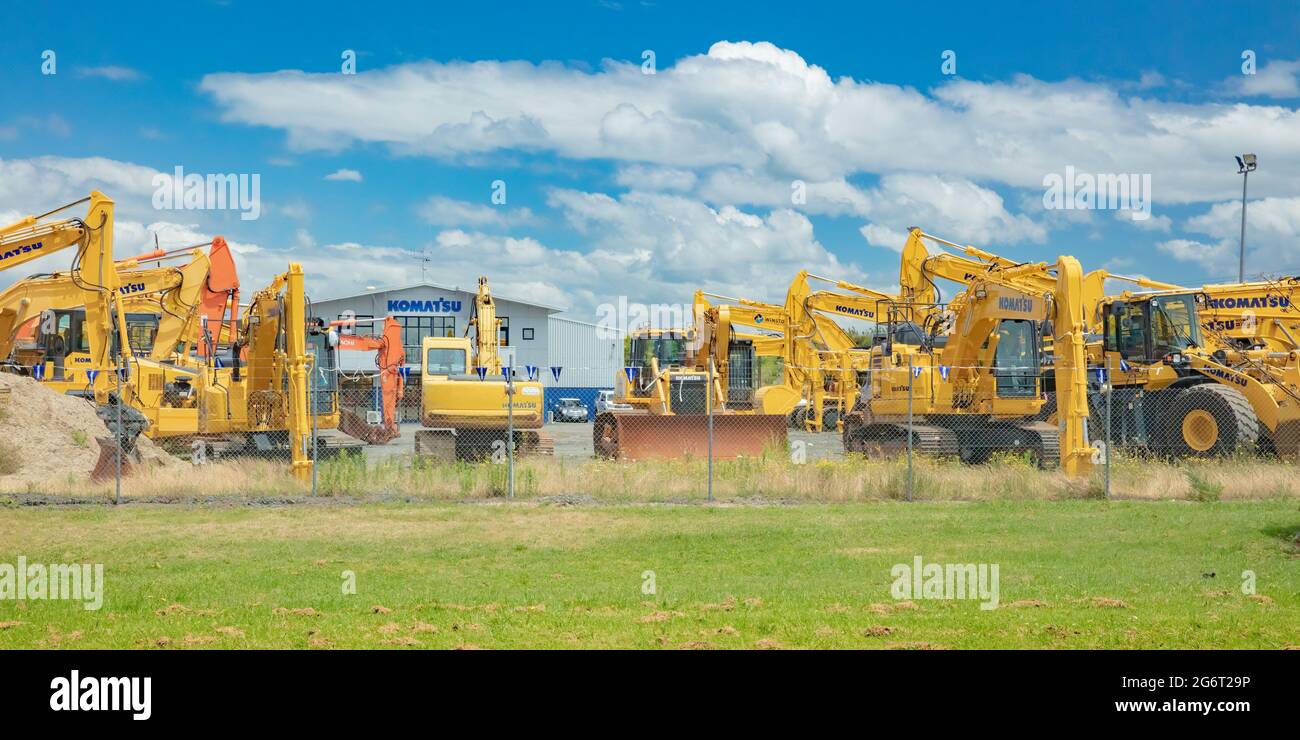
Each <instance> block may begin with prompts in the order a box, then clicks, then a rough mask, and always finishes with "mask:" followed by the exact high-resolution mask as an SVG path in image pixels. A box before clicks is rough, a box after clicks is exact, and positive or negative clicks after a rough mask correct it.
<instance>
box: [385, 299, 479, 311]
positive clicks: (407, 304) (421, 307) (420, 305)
mask: <svg viewBox="0 0 1300 740" xmlns="http://www.w3.org/2000/svg"><path fill="white" fill-rule="evenodd" d="M460 304H461V302H460V301H449V300H447V299H445V298H441V297H440V298H438V299H437V300H433V301H419V300H416V301H408V300H395V301H389V302H388V312H389V313H392V312H394V311H416V312H419V313H456V312H457V311H460Z"/></svg>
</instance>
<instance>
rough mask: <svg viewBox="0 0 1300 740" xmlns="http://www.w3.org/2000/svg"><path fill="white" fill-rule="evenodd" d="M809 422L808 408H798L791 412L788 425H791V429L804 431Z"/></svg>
mask: <svg viewBox="0 0 1300 740" xmlns="http://www.w3.org/2000/svg"><path fill="white" fill-rule="evenodd" d="M807 420H808V407H807V406H796V407H795V409H794V410H793V411H791V412H790V419H789V422H788V424H789V425H790V428H791V429H803V428H804V427H805V422H806V421H807Z"/></svg>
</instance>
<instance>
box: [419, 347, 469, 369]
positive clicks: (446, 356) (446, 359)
mask: <svg viewBox="0 0 1300 740" xmlns="http://www.w3.org/2000/svg"><path fill="white" fill-rule="evenodd" d="M424 374H425V375H449V376H454V375H464V374H465V350H462V349H455V348H448V347H430V348H429V353H428V354H427V355H425V357H424Z"/></svg>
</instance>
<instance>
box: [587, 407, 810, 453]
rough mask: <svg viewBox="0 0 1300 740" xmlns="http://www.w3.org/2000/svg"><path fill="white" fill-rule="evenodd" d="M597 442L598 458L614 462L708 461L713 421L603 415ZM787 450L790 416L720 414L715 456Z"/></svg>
mask: <svg viewBox="0 0 1300 740" xmlns="http://www.w3.org/2000/svg"><path fill="white" fill-rule="evenodd" d="M593 442H594V446H595V452H596V456H597V457H605V458H610V459H615V460H645V459H651V458H677V457H701V458H702V457H707V456H708V454H709V417H708V416H707V415H705V414H673V415H667V416H655V415H650V414H636V413H632V414H619V413H614V414H601V415H600V417H598V418H597V419H596V426H595V430H594V432H593ZM770 447H775V448H777V449H780V450H782V451H784V450H785V449H786V424H785V416H783V415H780V414H716V415H714V417H713V457H714V458H734V457H746V456H747V457H757V456H759V455H761V454H762V453H763V451H764V450H765V449H767V448H770Z"/></svg>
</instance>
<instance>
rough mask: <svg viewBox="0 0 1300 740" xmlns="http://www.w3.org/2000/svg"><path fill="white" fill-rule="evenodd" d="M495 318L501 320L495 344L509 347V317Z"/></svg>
mask: <svg viewBox="0 0 1300 740" xmlns="http://www.w3.org/2000/svg"><path fill="white" fill-rule="evenodd" d="M497 318H498V319H500V320H501V330H500V331H499V332H497V344H499V345H501V346H502V347H509V346H510V317H509V316H498V317H497Z"/></svg>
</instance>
